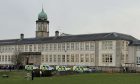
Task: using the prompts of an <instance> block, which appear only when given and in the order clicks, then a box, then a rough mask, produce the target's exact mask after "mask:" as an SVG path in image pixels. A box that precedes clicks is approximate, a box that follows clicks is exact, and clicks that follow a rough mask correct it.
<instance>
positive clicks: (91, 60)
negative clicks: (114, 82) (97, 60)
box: [90, 54, 95, 62]
mask: <svg viewBox="0 0 140 84" xmlns="http://www.w3.org/2000/svg"><path fill="white" fill-rule="evenodd" d="M94 57H95V56H94V54H90V62H94Z"/></svg>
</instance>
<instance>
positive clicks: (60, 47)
mask: <svg viewBox="0 0 140 84" xmlns="http://www.w3.org/2000/svg"><path fill="white" fill-rule="evenodd" d="M15 50H18V51H25V52H26V51H27V52H28V51H30V52H32V51H70V50H71V51H73V50H87V51H88V50H92V51H93V50H95V43H94V42H71V43H48V44H30V45H19V46H0V52H9V51H15Z"/></svg>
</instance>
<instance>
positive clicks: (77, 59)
mask: <svg viewBox="0 0 140 84" xmlns="http://www.w3.org/2000/svg"><path fill="white" fill-rule="evenodd" d="M75 56H76V59H75V61H76V62H79V54H76V55H75Z"/></svg>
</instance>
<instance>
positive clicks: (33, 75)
mask: <svg viewBox="0 0 140 84" xmlns="http://www.w3.org/2000/svg"><path fill="white" fill-rule="evenodd" d="M32 80H34V71H32Z"/></svg>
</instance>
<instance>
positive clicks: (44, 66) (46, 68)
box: [40, 64, 54, 70]
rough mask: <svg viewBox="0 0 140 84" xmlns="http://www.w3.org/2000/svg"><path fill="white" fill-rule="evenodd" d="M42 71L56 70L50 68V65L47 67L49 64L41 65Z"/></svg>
mask: <svg viewBox="0 0 140 84" xmlns="http://www.w3.org/2000/svg"><path fill="white" fill-rule="evenodd" d="M40 69H41V70H54V68H53V67H51V66H49V65H47V64H42V65H40Z"/></svg>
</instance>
